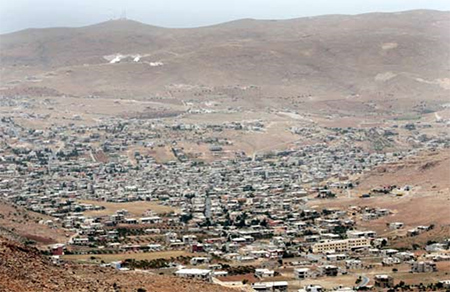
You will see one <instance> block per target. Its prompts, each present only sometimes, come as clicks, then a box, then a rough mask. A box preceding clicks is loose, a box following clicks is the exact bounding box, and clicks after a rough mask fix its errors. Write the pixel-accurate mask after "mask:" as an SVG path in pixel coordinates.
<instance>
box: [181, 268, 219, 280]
mask: <svg viewBox="0 0 450 292" xmlns="http://www.w3.org/2000/svg"><path fill="white" fill-rule="evenodd" d="M211 274H212V273H211V270H206V269H180V270H178V271H176V272H175V275H176V276H177V277H181V278H187V279H196V280H203V281H208V282H209V281H211Z"/></svg>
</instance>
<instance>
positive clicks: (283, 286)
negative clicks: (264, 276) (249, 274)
mask: <svg viewBox="0 0 450 292" xmlns="http://www.w3.org/2000/svg"><path fill="white" fill-rule="evenodd" d="M252 288H253V290H254V291H258V292H284V291H288V282H286V281H277V282H259V283H253V284H252Z"/></svg>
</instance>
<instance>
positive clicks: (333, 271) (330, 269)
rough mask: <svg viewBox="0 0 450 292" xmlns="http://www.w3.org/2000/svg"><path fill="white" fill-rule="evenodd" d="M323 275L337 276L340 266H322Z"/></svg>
mask: <svg viewBox="0 0 450 292" xmlns="http://www.w3.org/2000/svg"><path fill="white" fill-rule="evenodd" d="M320 270H321V271H322V275H324V276H327V277H335V276H337V275H338V272H339V268H338V267H336V266H332V265H326V266H321V267H320Z"/></svg>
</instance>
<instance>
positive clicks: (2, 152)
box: [0, 117, 450, 292]
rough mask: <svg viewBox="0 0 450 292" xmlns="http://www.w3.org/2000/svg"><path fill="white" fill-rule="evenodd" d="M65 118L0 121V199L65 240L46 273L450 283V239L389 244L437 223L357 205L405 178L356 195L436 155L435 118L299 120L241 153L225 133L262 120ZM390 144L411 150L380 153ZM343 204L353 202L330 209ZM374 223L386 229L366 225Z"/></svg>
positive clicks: (442, 142)
mask: <svg viewBox="0 0 450 292" xmlns="http://www.w3.org/2000/svg"><path fill="white" fill-rule="evenodd" d="M30 118H36V117H30ZM73 119H75V120H78V123H69V124H67V125H52V126H50V127H47V128H45V129H34V128H31V127H26V126H24V125H23V124H21V123H17V122H16V121H15V119H14V118H13V117H4V118H2V119H1V122H0V136H1V142H0V143H1V144H0V177H1V180H0V195H1V197H2V199H4V200H6V201H7V202H9V203H12V204H14V206H18V207H23V208H26V209H27V210H29V211H32V212H36V213H40V214H44V215H46V216H49V218H51V219H48V220H41V221H39V222H38V223H39V224H41V225H45V226H48V227H50V228H53V229H55V230H63V232H64V234H65V237H66V240H65V241H63V242H58V243H56V244H49V245H47V246H46V248H44V249H43V252H44V253H45V254H46V255H47V256H49V257H51V258H52V260H53V262H54V264H55V265H61V264H62V263H64V262H67V261H75V262H83V263H87V264H92V265H98V266H102V267H110V268H113V269H117V270H119V271H120V272H123V273H127V272H130V271H152V272H155V273H160V274H167V275H175V276H177V277H182V278H189V279H195V280H201V281H207V282H212V283H215V284H218V285H222V286H225V287H231V288H236V289H241V290H243V291H308V292H309V291H311V292H314V291H356V290H358V291H366V290H372V289H385V288H403V287H404V288H407V287H416V288H418V289H420V290H422V289H425V287H426V288H428V289H432V290H439V289H445V288H447V289H448V288H450V277H447V278H448V279H449V280H445V279H444V280H442V277H446V276H444V275H447V273H448V272H450V236H448V235H449V234H448V233H447V234H446V235H447V237H445V236H443V237H441V238H439V240H437V241H436V240H429V241H428V242H427V243H426V244H424V245H419V244H412V245H410V246H402V247H397V245H398V243H399V242H405V241H406V242H408V240H409V239H411V238H415V237H419V236H421V235H422V234H427V233H430V232H433V230H437V229H442V228H444V227H443V226H438V225H439V224H437V223H435V222H425V223H424V224H421V225H411V224H410V223H408V222H400V221H397V220H396V218H395V216H394V215H395V213H396V211H395V210H393V209H392V210H391V209H389V208H384V207H379V206H373V204H372V205H371V206H369V205H366V204H365V200H370V199H374V198H375V199H376V198H387V199H389V200H396V199H399V198H407V197H408V196H413V194H414V192H416V191H417V189H419V191H420V187H418V186H417V184H416V182H415V181H410V183H409V184H405V185H388V184H379V185H378V187H375V188H372V189H367V190H365V191H362V190H361V188H360V181H361V179H362V178H363V177H364V175H366V174H368V173H370V172H371V171H372V170H373V169H375V168H377V167H383V166H385V165H392V164H396V163H401V162H402V161H407V160H408V159H411V158H414V157H417V156H420V155H422V154H423V153H438V152H440V151H447V150H446V149H448V148H449V146H450V136H449V131H448V122H447V121H445V120H444V121H443V120H442V119H436V120H435V121H432V122H429V123H428V122H427V123H423V122H410V121H393V122H392V123H390V124H386V125H383V126H374V127H345V128H343V127H324V126H320V125H318V124H316V123H312V124H309V125H304V124H301V123H299V125H298V126H295V127H290V128H289V129H288V130H289V131H290V132H291V133H292V135H293V137H295V140H294V141H293V142H292V143H289V145H288V147H285V148H284V149H279V150H276V149H269V150H260V151H255V152H253V153H246V152H245V151H243V150H235V149H234V148H233V143H234V141H233V140H232V139H231V138H227V137H228V136H230V135H228V136H225V135H222V133H223V132H224V131H227V132H228V133H230V132H232V133H234V132H236V133H240V132H248V133H250V132H251V133H255V132H256V133H264V132H265V131H266V128H267V127H269V125H268V123H267V122H266V121H264V120H249V121H243V122H224V123H217V122H199V123H185V122H182V121H180V120H177V118H167V119H165V118H159V119H143V118H128V119H126V118H118V117H115V118H108V119H103V120H102V122H100V123H98V124H96V125H83V124H82V121H81V124H80V121H79V120H81V118H80V117H74V118H73ZM430 133H438V134H430ZM189 143H190V144H194V145H197V146H198V149H203V150H202V151H203V152H202V151H199V150H198V149H197V150H196V151H194V152H193V151H190V150H189V149H188V147H186V145H187V144H189ZM367 143H369V144H370V145H371V146H372V148H371V149H369V148H368V147H366V144H367ZM401 143H405V144H407V145H409V147H405V148H404V149H399V150H397V151H393V152H389V151H383V149H386V148H389V147H390V146H392V145H394V144H401ZM341 198H352V199H354V200H357V201H358V203H357V204H353V205H342V206H340V207H333V206H331V205H330V206H331V207H329V206H328V205H327V204H328V203H330V202H336V201H339V200H340V199H341ZM375 202H376V201H375ZM380 218H382V219H383V220H385V221H386V224H385V226H383V227H382V228H381V229H380V228H378V230H374V229H371V228H370V226H371V225H370V224H371V222H373V221H374V220H375V221H376V220H381V219H380ZM380 230H381V232H380ZM444 230H447V231H448V229H444ZM444 235H445V233H444ZM416 274H417V275H420V276H415V275H416ZM423 275H426V276H423ZM422 277H423V280H421V281H419V282H417V281H416V279H417V278H422ZM414 278H416V279H414ZM435 279H440V280H435ZM245 289H247V290H245Z"/></svg>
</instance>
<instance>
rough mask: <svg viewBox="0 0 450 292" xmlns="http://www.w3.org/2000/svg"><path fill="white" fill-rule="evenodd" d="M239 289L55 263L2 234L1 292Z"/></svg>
mask: <svg viewBox="0 0 450 292" xmlns="http://www.w3.org/2000/svg"><path fill="white" fill-rule="evenodd" d="M138 289H140V290H139V291H152V292H172V291H179V292H194V291H195V292H202V291H204V292H222V291H223V292H233V291H234V292H236V291H237V290H234V289H227V288H223V287H221V286H216V285H212V284H207V283H203V282H196V281H189V280H184V279H179V278H175V277H167V276H159V275H152V274H142V273H135V272H127V273H125V272H120V273H119V272H116V271H115V270H113V269H111V268H98V267H94V266H81V265H75V264H71V265H68V264H64V265H62V266H56V265H53V264H52V263H51V262H50V261H49V260H48V259H46V258H45V257H43V256H41V254H40V253H39V251H38V250H37V249H34V248H30V247H27V246H25V245H22V244H19V243H16V242H14V241H11V240H9V239H6V238H4V237H0V291H1V292H24V291H27V292H33V291H36V292H50V291H51V292H54V291H67V292H71V291H73V292H81V291H86V292H87V291H89V292H91V291H108V292H109V291H111V292H119V291H130V292H131V291H138Z"/></svg>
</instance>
